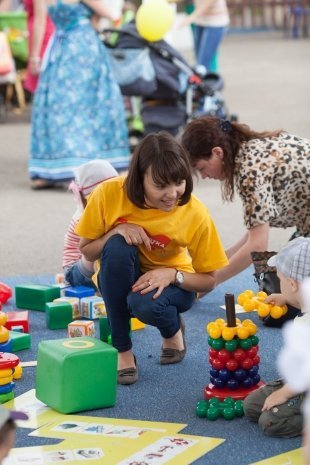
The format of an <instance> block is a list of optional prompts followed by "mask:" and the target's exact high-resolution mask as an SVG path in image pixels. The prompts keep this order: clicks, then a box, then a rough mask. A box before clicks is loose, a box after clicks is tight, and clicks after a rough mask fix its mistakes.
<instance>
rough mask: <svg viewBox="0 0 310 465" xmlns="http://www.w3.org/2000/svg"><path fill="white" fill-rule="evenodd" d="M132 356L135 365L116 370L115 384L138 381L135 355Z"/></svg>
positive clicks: (127, 383)
mask: <svg viewBox="0 0 310 465" xmlns="http://www.w3.org/2000/svg"><path fill="white" fill-rule="evenodd" d="M133 358H134V361H135V365H136V366H135V367H129V368H123V369H122V370H117V384H123V385H125V386H127V385H129V384H134V383H135V382H136V381H138V367H137V360H136V357H135V355H134V356H133Z"/></svg>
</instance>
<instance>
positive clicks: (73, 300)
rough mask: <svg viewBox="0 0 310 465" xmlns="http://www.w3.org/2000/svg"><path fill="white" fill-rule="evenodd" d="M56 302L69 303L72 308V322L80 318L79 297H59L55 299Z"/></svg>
mask: <svg viewBox="0 0 310 465" xmlns="http://www.w3.org/2000/svg"><path fill="white" fill-rule="evenodd" d="M54 302H66V303H69V304H70V305H71V307H72V318H71V321H72V320H76V319H77V318H80V299H78V298H77V297H59V298H58V299H55V300H54Z"/></svg>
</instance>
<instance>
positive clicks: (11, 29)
mask: <svg viewBox="0 0 310 465" xmlns="http://www.w3.org/2000/svg"><path fill="white" fill-rule="evenodd" d="M0 31H5V32H6V34H7V37H8V41H9V44H10V47H11V51H12V55H13V57H14V58H15V59H16V60H18V61H19V62H22V63H27V59H28V33H27V14H26V12H24V11H12V12H6V13H0Z"/></svg>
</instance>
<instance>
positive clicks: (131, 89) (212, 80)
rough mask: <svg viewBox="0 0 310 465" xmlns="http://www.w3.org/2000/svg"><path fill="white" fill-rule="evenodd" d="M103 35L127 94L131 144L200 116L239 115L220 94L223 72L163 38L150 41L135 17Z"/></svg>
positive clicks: (180, 127)
mask: <svg viewBox="0 0 310 465" xmlns="http://www.w3.org/2000/svg"><path fill="white" fill-rule="evenodd" d="M101 37H102V40H103V42H104V44H105V46H106V47H107V50H108V53H109V56H110V61H111V66H112V69H113V71H114V74H115V76H116V79H117V81H118V84H119V85H120V88H121V92H122V94H123V96H124V97H125V106H126V109H127V111H128V113H129V117H128V123H129V124H128V126H129V128H128V129H129V137H130V141H131V145H132V146H134V145H135V143H136V142H137V141H136V140H135V139H136V138H138V139H139V138H141V137H142V136H143V135H145V134H147V133H149V132H158V131H160V130H166V131H168V132H170V133H171V134H173V135H177V134H178V133H179V131H180V130H181V129H182V127H183V126H184V125H185V124H186V123H187V122H189V121H190V120H191V119H193V118H195V117H197V116H201V115H210V116H217V117H219V118H225V119H230V120H236V117H235V116H234V115H229V113H228V109H227V107H226V105H225V102H224V100H223V98H222V96H221V90H222V89H223V85H224V84H223V80H222V78H221V76H220V75H219V74H217V73H206V72H205V69H203V70H199V69H195V68H193V67H192V66H190V65H189V64H188V63H187V62H186V60H185V59H184V58H183V57H182V55H181V54H180V53H179V52H178V51H176V50H175V49H174V48H172V47H171V46H170V45H169V44H168V43H167V42H165V41H164V40H160V41H157V42H148V41H147V40H145V39H143V38H142V37H141V36H140V35H139V33H138V32H137V29H136V27H135V24H134V22H131V23H128V24H126V25H125V26H123V27H122V28H121V29H104V30H103V31H102V33H101ZM136 97H138V98H139V100H138V103H137V100H136Z"/></svg>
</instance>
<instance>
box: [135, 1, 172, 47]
mask: <svg viewBox="0 0 310 465" xmlns="http://www.w3.org/2000/svg"><path fill="white" fill-rule="evenodd" d="M173 19H174V11H173V8H172V6H171V5H169V3H168V2H167V0H148V1H146V2H144V3H143V4H142V5H141V6H140V7H139V9H138V11H137V14H136V27H137V31H138V32H139V34H140V36H141V37H143V38H144V39H146V40H148V41H149V42H155V41H157V40H160V39H162V38H163V36H164V35H165V34H166V33H167V32H168V31H169V29H170V28H171V26H172V23H173Z"/></svg>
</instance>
